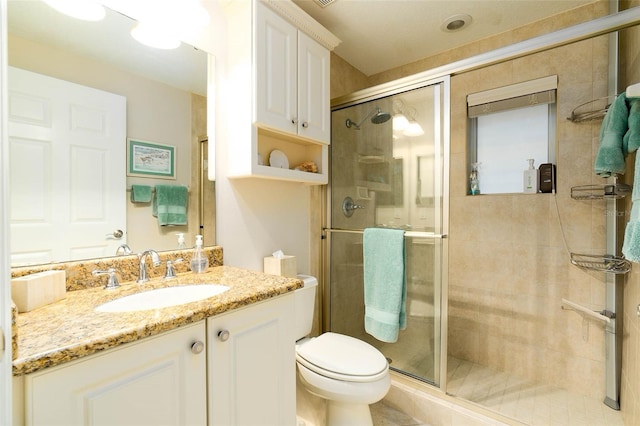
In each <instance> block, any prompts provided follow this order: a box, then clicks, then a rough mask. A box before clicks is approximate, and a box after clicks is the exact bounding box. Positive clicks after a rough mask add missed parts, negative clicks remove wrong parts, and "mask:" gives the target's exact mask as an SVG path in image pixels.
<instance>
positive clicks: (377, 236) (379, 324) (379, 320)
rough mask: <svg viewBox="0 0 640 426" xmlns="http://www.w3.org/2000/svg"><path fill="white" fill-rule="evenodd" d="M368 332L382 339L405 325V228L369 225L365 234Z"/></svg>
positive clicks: (390, 338) (386, 339)
mask: <svg viewBox="0 0 640 426" xmlns="http://www.w3.org/2000/svg"><path fill="white" fill-rule="evenodd" d="M363 256H364V304H365V317H364V326H365V331H366V332H367V333H369V334H371V335H372V336H374V337H375V338H376V339H378V340H381V341H383V342H389V343H393V342H395V341H397V340H398V333H399V330H400V329H404V328H405V327H406V308H405V305H406V298H407V289H406V284H405V276H404V231H402V230H400V229H382V228H367V229H365V230H364V237H363Z"/></svg>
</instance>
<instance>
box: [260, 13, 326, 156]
mask: <svg viewBox="0 0 640 426" xmlns="http://www.w3.org/2000/svg"><path fill="white" fill-rule="evenodd" d="M256 25H257V31H256V65H257V70H256V71H257V72H256V95H257V96H256V104H257V105H256V122H257V123H258V124H259V125H264V126H270V127H274V128H276V129H279V130H282V131H284V132H289V133H293V134H297V135H300V136H304V137H306V138H310V139H315V140H317V141H319V142H324V143H327V144H328V143H329V141H330V136H331V128H330V125H331V120H330V117H329V116H330V105H329V51H328V50H327V49H326V48H324V47H322V46H321V45H320V44H319V43H317V42H316V41H314V40H312V39H311V38H310V37H309V36H307V35H306V34H305V33H303V32H302V31H298V29H297V28H295V27H294V26H293V25H291V24H290V23H289V22H287V21H286V20H285V19H284V18H282V17H281V16H279V15H278V14H276V13H275V12H273V11H272V10H270V9H269V8H268V7H267V6H265V5H264V4H262V3H258V4H257V24H256Z"/></svg>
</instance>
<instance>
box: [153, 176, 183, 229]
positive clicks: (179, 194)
mask: <svg viewBox="0 0 640 426" xmlns="http://www.w3.org/2000/svg"><path fill="white" fill-rule="evenodd" d="M188 200H189V190H188V189H187V187H186V186H184V185H156V194H155V197H153V215H154V216H156V217H157V218H158V224H159V225H160V226H167V225H186V224H187V202H188Z"/></svg>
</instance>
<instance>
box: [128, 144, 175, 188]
mask: <svg viewBox="0 0 640 426" xmlns="http://www.w3.org/2000/svg"><path fill="white" fill-rule="evenodd" d="M127 176H142V177H154V178H160V179H175V178H176V147H175V146H171V145H162V144H159V143H153V142H145V141H139V140H135V139H127Z"/></svg>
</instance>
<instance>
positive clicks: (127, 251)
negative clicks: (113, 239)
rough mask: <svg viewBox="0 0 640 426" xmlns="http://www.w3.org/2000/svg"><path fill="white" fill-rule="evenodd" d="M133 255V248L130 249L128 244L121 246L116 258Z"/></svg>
mask: <svg viewBox="0 0 640 426" xmlns="http://www.w3.org/2000/svg"><path fill="white" fill-rule="evenodd" d="M131 253H133V252H132V251H131V247H129V245H128V244H120V245H119V246H118V248H117V249H116V256H120V255H122V256H125V255H127V254H131Z"/></svg>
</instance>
